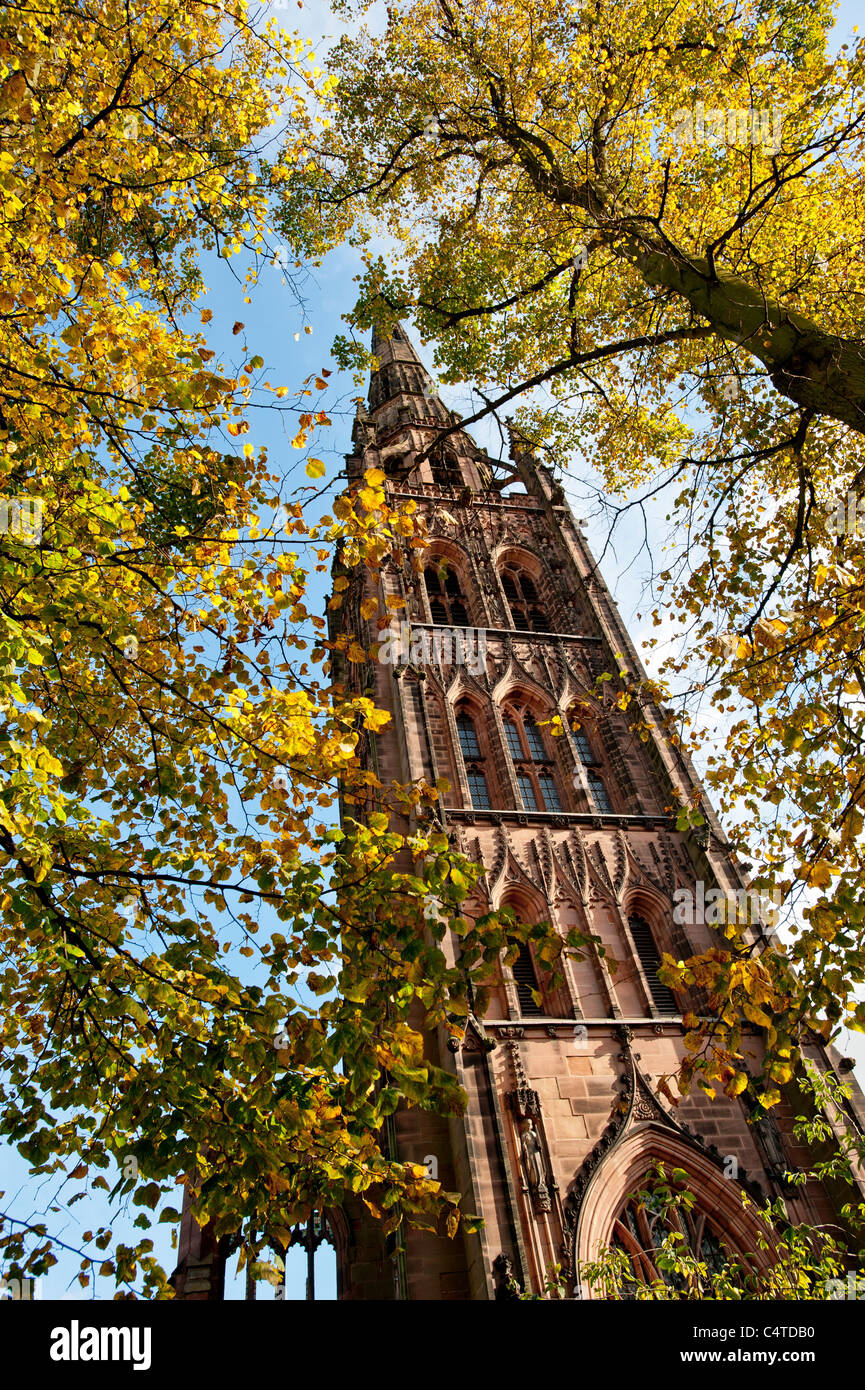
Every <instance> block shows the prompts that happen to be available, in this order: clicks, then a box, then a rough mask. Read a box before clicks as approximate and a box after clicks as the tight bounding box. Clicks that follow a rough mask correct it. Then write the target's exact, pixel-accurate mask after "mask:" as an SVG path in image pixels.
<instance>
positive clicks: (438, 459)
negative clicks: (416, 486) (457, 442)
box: [430, 447, 463, 490]
mask: <svg viewBox="0 0 865 1390" xmlns="http://www.w3.org/2000/svg"><path fill="white" fill-rule="evenodd" d="M430 468H431V469H432V475H433V482H434V483H436V484H437V485H438V486H439V487H443V488H448V489H449V490H453V489H455V488H461V487H462V486H463V475H462V473H461V472H460V465H459V459H458V458H457V456H456V454H455V453H454V451H453V449H448V448H447V447H441V448H438V449H435V450H434V451H433V453H431V454H430Z"/></svg>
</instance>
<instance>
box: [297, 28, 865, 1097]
mask: <svg viewBox="0 0 865 1390" xmlns="http://www.w3.org/2000/svg"><path fill="white" fill-rule="evenodd" d="M389 14H390V22H389V25H388V28H387V31H386V34H385V35H384V37H383V38H380V37H378V36H375V37H373V36H370V35H369V34H367V33H365V32H363V31H361V32H360V33H359V34H358V35H356V36H354V37H351V38H347V39H343V40H341V41H340V43H339V44H338V45H337V47H336V49H335V51H334V53H333V55H332V58H331V72H332V75H334V76H335V77H336V78H337V79H338V83H337V86H336V88H335V91H334V93H333V94H332V96H331V106H332V111H331V119H330V124H329V126H328V127H327V129H326V130H325V131H324V132H323V133H320V134H317V133H315V132H312V131H310V149H311V153H310V155H309V156H308V158H307V160H306V162H305V164H304V166H303V168H302V169H298V170H297V171H295V174H294V175H293V177H292V178H291V179H289V180H288V182H287V185H286V189H285V213H284V215H285V217H286V220H287V224H290V223H291V222H292V221H293V220H295V219H297V218H299V217H300V216H301V208H302V206H306V207H307V208H309V207H310V206H311V203H310V200H311V198H312V199H314V204H313V205H312V211H311V212H309V213H308V217H309V219H310V222H311V224H313V225H315V226H316V227H318V228H325V229H328V228H329V229H330V235H332V236H336V235H344V234H345V231H346V228H348V227H350V228H351V235H352V236H353V238H354V239H355V240H356V241H357V242H358V243H359V244H361V245H364V246H365V248H366V251H365V254H366V258H367V271H366V275H365V278H364V280H363V283H362V286H361V293H360V297H359V299H358V303H357V306H356V309H355V311H354V315H353V322H354V323H355V324H356V325H359V326H366V325H368V324H369V323H370V322H371V321H373V320H374V319H375V318H376V317H377V318H379V319H380V320H383V321H387V320H389V318H390V317H391V316H393V315H397V314H400V313H410V314H412V315H413V316H414V318H415V321H416V322H417V324H418V326H419V328H420V330H421V333H422V335H423V336H425V337H435V339H436V344H437V346H436V353H437V361H438V363H439V365H440V366H441V368H442V374H443V376H444V379H445V380H449V381H451V382H456V381H475V382H477V383H478V384H479V387H480V388H482V395H483V405H482V407H481V408H480V409H479V410H478V411H477V412H476V413H475V414H473V415H471V416H468V417H467V418H466V419H463V420H462V421H460V422H459V428H465V427H466V426H467V425H471V423H472V422H473V421H474V420H477V419H479V418H481V416H483V415H486V414H489V413H490V412H498V411H501V410H502V409H503V408H504V407H506V406H509V405H510V403H511V402H514V401H516V400H517V399H518V398H519V397H520V396H525V395H526V393H528V392H533V394H532V395H529V396H528V399H527V400H526V402H525V403H524V405H523V407H522V409H521V410H520V411H519V413H518V414H517V416H516V427H517V439H518V441H519V436H520V434H521V436H522V439H523V441H524V442H523V444H519V442H518V447H523V448H531V449H533V450H535V451H537V452H539V453H540V454H542V455H543V456H544V457H545V458H546V459H547V461H548V462H550V463H551V464H552V465H554V466H557V465H560V464H565V463H567V462H568V461H569V460H570V461H571V462H572V463H573V461H574V459H576V460H577V462H578V463H579V461H580V460H585V461H587V462H589V463H591V464H593V465H595V466H596V467H597V468H598V470H599V472H600V474H601V478H602V480H603V484H604V486H605V488H606V491H607V493H608V495H610V496H613V497H622V496H623V495H625V494H628V493H631V494H633V493H636V494H637V495H636V502H631V503H629V504H628V505H637V504H642V503H643V502H644V501H645V500H646V499H647V498H652V497H655V496H656V495H657V494H660V493H661V492H662V491H663V489H664V488H665V487H668V486H672V487H673V489H674V491H673V495H672V504H671V513H670V517H669V519H670V520H671V522H672V526H673V542H674V543H673V546H672V555H671V557H670V558H669V559H666V562H665V564H664V567H663V568H662V570H661V572H660V574H659V575H657V576H656V580H657V583H658V584H659V585H660V598H659V600H657V599H656V600H655V602H656V604H657V606H656V607H655V611H654V617H655V622H656V624H659V625H660V624H661V623H662V622H664V621H665V619H666V620H667V621H668V622H671V623H673V625H674V628H675V625H676V624H677V623H679V622H680V623H682V624H683V625H684V626H683V633H682V635H683V637H685V638H686V639H687V641H686V643H685V645H686V647H687V652H688V657H687V660H686V661H683V662H676V661H673V662H672V665H671V669H672V672H673V674H675V675H676V676H677V677H678V678H679V681H680V684H679V688H678V692H677V693H676V694H675V696H672V695H670V694H669V692H668V690H667V689H666V687H665V686H663V685H661V684H658V683H654V682H646V683H643V682H641V680H640V679H639V678H638V676H637V673H635V672H633V671H631V670H629V669H628V666H627V663H623V666H622V669H621V670H619V671H616V672H611V673H607V674H608V675H611V676H612V677H613V679H614V682H615V683H616V687H617V697H618V699H619V700H620V703H621V707H622V708H623V709H627V708H629V709H630V710H631V712H632V713H633V715H634V727H635V729H636V730H637V731H638V732H639V733H640V735H641V736H642V737H648V736H649V734H648V728H647V720H646V714H647V712H648V711H651V712H652V717H653V718H654V717H657V713H658V709H657V705H658V702H659V701H660V700H662V699H663V700H665V701H666V703H667V706H668V707H672V708H669V709H668V713H667V716H665V717H667V724H668V728H669V729H670V731H671V733H672V734H673V736H674V737H675V738H679V737H682V738H687V737H688V733H689V728H688V721H689V711H690V710H691V709H692V708H693V699H694V697H697V698H698V699H699V700H701V701H702V702H703V703H706V702H707V701H708V702H709V705H710V709H711V711H712V712H713V714H717V715H718V716H719V717H720V718H721V719H722V721H723V725H722V727H724V726H726V727H727V728H728V729H729V732H727V733H725V734H724V735H723V737H725V739H726V743H725V748H724V751H723V753H722V754H721V756H720V757H718V758H716V759H714V760H713V761H712V762H711V763H710V766H709V771H708V776H707V779H706V780H707V783H708V786H709V788H711V789H712V790H714V792H715V793H716V794H717V795H718V797H719V799H720V803H721V808H722V810H727V811H729V812H731V814H732V813H735V817H734V819H735V831H734V841H735V845H736V847H738V848H739V849H740V850H744V852H745V853H746V854H748V853H749V848H748V847H749V846H751V847H753V846H757V845H759V846H760V849H761V863H760V867H759V873H758V874H757V876H756V878H755V882H754V887H755V888H756V889H759V890H760V891H771V892H773V893H775V894H779V895H780V897H781V899H786V900H788V902H789V903H790V904H794V905H795V904H796V903H797V902H799V900H800V899H801V902H800V906H801V909H802V911H801V920H800V921H799V922H798V924H797V925H796V927H795V928H794V930H793V933H792V939H791V940H789V941H788V944H787V946H786V948H784V949H782V948H780V947H779V946H778V943H777V940H776V942H775V949H773V950H771V951H762V952H759V953H756V954H755V953H754V952H753V951H751V950H750V949H746V948H745V947H744V945H743V942H742V939H741V934H740V930H739V926H738V924H737V923H735V922H733V923H728V924H727V926H726V928H725V930H726V934H727V936H728V938H729V943H728V948H725V949H723V950H721V949H719V950H717V951H714V952H712V953H711V954H710V955H709V956H706V957H704V958H701V959H700V960H695V961H692V962H679V963H677V962H673V961H668V962H667V969H668V981H669V982H670V983H675V982H676V981H677V980H678V982H679V983H685V984H687V983H693V982H695V981H696V982H697V983H699V984H701V985H703V986H705V987H706V988H707V990H708V991H709V994H710V997H711V1000H712V1003H713V1006H714V1008H713V1012H714V1022H713V1024H712V1030H713V1031H712V1040H711V1045H708V1046H707V1045H706V1037H705V1033H704V1032H703V1031H702V1030H701V1029H700V1028H699V1027H698V1026H697V1025H696V1022H695V1026H694V1029H693V1030H692V1035H691V1036H692V1040H693V1042H694V1047H695V1056H694V1067H695V1068H698V1069H699V1070H701V1072H702V1074H703V1079H704V1080H705V1081H706V1082H707V1084H710V1083H711V1082H712V1081H715V1080H720V1081H721V1083H722V1084H723V1085H724V1086H725V1087H727V1088H732V1089H731V1091H730V1093H731V1094H733V1093H735V1091H736V1088H737V1087H738V1086H740V1085H741V1084H742V1083H743V1073H741V1071H740V1070H739V1069H738V1068H737V1066H736V1063H737V1061H738V1060H739V1056H738V1053H739V1049H738V1034H737V1028H738V1023H737V1020H738V1019H741V1017H742V1014H743V1011H744V1014H745V1016H746V1017H748V1018H749V1019H750V1021H751V1022H755V1023H758V1024H759V1025H760V1026H761V1027H764V1028H765V1029H766V1030H767V1039H768V1043H769V1050H768V1053H767V1073H766V1080H767V1083H768V1085H767V1088H766V1091H765V1095H766V1101H767V1103H769V1104H771V1103H772V1102H773V1101H774V1100H776V1099H777V1095H778V1092H777V1085H778V1084H780V1083H783V1082H784V1081H786V1080H789V1078H790V1076H791V1075H792V1072H793V1070H794V1069H795V1067H796V1065H797V1063H798V1060H799V1057H800V1051H799V1045H800V1040H801V1037H802V1035H803V1030H806V1031H807V1029H809V1028H815V1029H818V1030H819V1031H820V1032H822V1033H823V1034H824V1035H828V1034H829V1033H830V1032H831V1031H832V1030H833V1029H835V1028H836V1027H838V1026H840V1025H842V1024H847V1025H849V1026H851V1027H854V1028H858V1029H861V1028H862V1027H863V1025H865V1004H863V1003H862V999H861V986H862V983H863V981H865V907H863V903H865V892H863V889H865V877H863V860H862V849H861V843H862V831H863V811H862V805H863V798H865V739H863V725H862V716H863V709H865V704H863V699H865V695H863V692H865V674H863V664H862V651H863V646H862V643H863V622H865V551H863V543H862V542H863V537H862V536H861V535H860V534H859V529H861V528H859V529H857V526H856V525H855V524H852V525H851V524H850V517H851V514H852V515H853V516H854V522H855V513H856V494H857V492H858V491H859V489H860V488H861V486H862V484H863V482H865V455H863V445H862V433H863V421H865V415H863V388H865V372H863V367H865V335H863V330H862V295H863V292H865V280H863V277H865V270H863V266H862V261H861V257H860V256H859V254H858V247H859V246H860V245H861V241H862V233H863V222H862V200H861V188H862V138H863V130H865V112H863V106H862V88H863V75H865V46H863V43H862V42H861V41H856V42H855V43H854V44H853V45H852V47H848V46H847V45H844V46H843V47H842V48H841V50H840V51H839V52H838V53H835V54H833V53H832V52H830V50H829V46H828V45H829V30H830V27H831V19H832V8H831V6H830V4H829V3H827V2H826V0H818V3H816V4H814V5H809V6H808V7H807V8H805V7H802V6H798V5H792V4H789V3H787V2H786V0H757V2H756V3H754V4H747V5H742V4H738V3H733V2H732V0H731V2H730V3H727V0H703V3H701V4H698V5H697V6H693V5H692V6H689V7H687V8H681V7H680V8H676V7H672V8H671V7H669V6H662V5H658V4H656V3H654V2H653V0H624V3H620V2H619V0H589V3H582V4H569V3H562V0H541V3H539V4H535V3H532V4H522V3H519V0H479V2H478V3H460V0H406V3H403V4H401V5H398V6H394V7H392V9H391V10H390V11H389ZM299 120H300V128H301V129H303V128H307V129H308V130H309V126H308V116H307V115H304V114H301V115H300V116H299ZM304 200H306V202H305V204H304ZM382 233H386V234H387V235H388V236H389V237H390V239H391V240H390V247H391V250H390V251H389V253H388V256H387V258H385V257H384V256H383V255H382V254H381V253H380V251H379V250H378V247H380V245H381V242H380V240H379V241H378V242H373V241H372V237H373V236H379V237H380V236H381V234H382ZM343 350H344V352H345V354H346V356H347V357H348V356H350V353H351V345H350V344H348V343H346V344H344V345H343ZM453 428H457V426H456V425H455V426H454V427H453ZM506 480H507V479H505V481H506ZM839 504H842V511H841V512H839ZM839 516H841V518H842V520H841V522H840V523H839V520H838V518H839ZM647 537H648V528H647ZM647 543H648V542H647ZM650 602H651V600H650ZM685 676H687V683H686V684H685V685H684V687H683V686H682V684H681V682H682V681H683V680H684V679H685ZM675 706H679V707H675ZM732 712H735V713H736V714H737V716H738V717H737V719H736V720H735V721H733V722H732V724H731V721H730V720H729V717H728V716H729V714H730V713H732ZM703 722H704V723H705V720H704V721H703ZM673 809H678V808H673ZM681 814H682V815H684V816H685V823H686V824H687V823H689V819H688V818H689V817H692V816H693V815H695V814H696V815H699V812H698V808H694V807H683V808H682V811H681ZM749 857H750V856H749ZM685 1079H687V1078H685Z"/></svg>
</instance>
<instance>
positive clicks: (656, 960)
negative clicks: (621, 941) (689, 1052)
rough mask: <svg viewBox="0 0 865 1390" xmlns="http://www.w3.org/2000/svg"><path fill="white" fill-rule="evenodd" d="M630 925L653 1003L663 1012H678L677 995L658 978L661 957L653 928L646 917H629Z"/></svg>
mask: <svg viewBox="0 0 865 1390" xmlns="http://www.w3.org/2000/svg"><path fill="white" fill-rule="evenodd" d="M628 926H629V927H630V929H631V936H632V937H633V939H634V946H635V947H636V951H637V955H638V956H639V959H640V964H641V966H642V967H643V973H644V974H645V976H646V981H647V983H648V986H649V992H650V993H651V996H652V1003H653V1004H654V1006H655V1008H656V1009H657V1010H658V1012H659V1013H661V1014H677V1013H678V1012H679V1007H678V1005H677V1003H676V996H675V995H674V994H673V991H672V990H671V989H670V988H669V987H668V986H667V985H664V984H662V983H661V981H660V980H659V979H658V969H659V967H660V964H661V957H660V953H659V951H658V948H657V946H656V945H655V938H654V935H653V933H652V928H651V927H650V926H649V924H648V922H647V921H646V920H645V918H644V917H629V918H628Z"/></svg>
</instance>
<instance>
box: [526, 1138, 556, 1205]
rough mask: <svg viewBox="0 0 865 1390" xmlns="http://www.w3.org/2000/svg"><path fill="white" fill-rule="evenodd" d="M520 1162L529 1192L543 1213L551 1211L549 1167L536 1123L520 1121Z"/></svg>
mask: <svg viewBox="0 0 865 1390" xmlns="http://www.w3.org/2000/svg"><path fill="white" fill-rule="evenodd" d="M520 1161H521V1163H522V1168H523V1173H524V1174H525V1179H526V1182H527V1183H528V1185H529V1190H530V1192H531V1194H532V1196H533V1197H534V1199H535V1202H536V1203H537V1205H538V1207H539V1208H540V1209H541V1210H542V1211H549V1209H550V1194H549V1189H548V1187H547V1165H546V1160H545V1159H544V1151H543V1149H542V1148H541V1141H540V1139H539V1138H538V1136H537V1133H536V1131H535V1126H534V1121H533V1120H530V1119H524V1120H521V1121H520Z"/></svg>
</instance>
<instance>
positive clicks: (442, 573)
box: [423, 562, 469, 627]
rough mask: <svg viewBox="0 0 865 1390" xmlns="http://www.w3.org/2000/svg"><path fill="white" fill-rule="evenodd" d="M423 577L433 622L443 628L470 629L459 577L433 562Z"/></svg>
mask: <svg viewBox="0 0 865 1390" xmlns="http://www.w3.org/2000/svg"><path fill="white" fill-rule="evenodd" d="M423 577H424V584H425V585H426V592H427V598H428V599H429V606H430V616H431V618H432V620H433V622H434V623H440V624H441V625H442V627H468V625H469V618H468V610H467V608H466V601H465V598H464V597H463V592H462V589H461V587H460V581H459V575H457V574H455V573H454V572H453V570H448V569H446V568H444V567H439V565H438V564H437V563H435V562H433V563H431V564H428V565H427V566H426V568H425V569H424V572H423Z"/></svg>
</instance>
